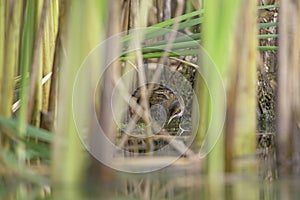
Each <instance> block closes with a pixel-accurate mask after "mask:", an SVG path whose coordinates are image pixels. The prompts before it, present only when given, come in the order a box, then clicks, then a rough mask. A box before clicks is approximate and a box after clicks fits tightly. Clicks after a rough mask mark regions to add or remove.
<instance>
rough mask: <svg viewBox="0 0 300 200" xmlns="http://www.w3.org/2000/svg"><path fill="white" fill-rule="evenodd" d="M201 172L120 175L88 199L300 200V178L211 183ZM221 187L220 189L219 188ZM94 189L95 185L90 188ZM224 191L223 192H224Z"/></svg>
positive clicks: (250, 177)
mask: <svg viewBox="0 0 300 200" xmlns="http://www.w3.org/2000/svg"><path fill="white" fill-rule="evenodd" d="M199 174H200V173H199V171H198V172H196V171H187V170H179V169H172V168H165V169H163V170H160V171H157V172H152V173H147V174H135V175H134V174H127V173H117V175H116V182H115V183H114V184H113V185H104V186H100V187H99V186H96V185H94V186H93V187H89V192H88V193H86V192H85V194H86V198H87V199H91V200H92V199H99V197H100V198H101V197H103V198H104V196H105V199H114V200H115V199H143V200H147V199H149V200H150V199H155V200H156V199H172V200H173V199H174V200H176V199H178V200H181V199H184V200H188V199H215V198H216V197H217V199H226V200H227V199H228V200H232V199H233V200H234V199H237V200H239V199H243V200H244V199H245V200H247V199H249V200H250V199H251V200H252V199H262V200H273V199H297V198H296V197H299V195H300V191H299V190H298V189H297V188H298V186H299V184H300V179H299V178H298V179H297V177H292V178H289V179H282V180H280V181H279V180H273V181H269V180H262V179H260V178H259V177H258V176H257V175H255V174H249V173H247V174H243V173H239V174H237V173H236V174H231V175H226V176H225V177H224V181H220V180H221V179H216V180H215V181H212V182H211V183H209V182H208V179H207V177H205V176H204V175H199ZM215 184H217V185H218V186H220V187H215V186H216V185H215ZM90 186H91V185H90ZM220 188H221V189H220Z"/></svg>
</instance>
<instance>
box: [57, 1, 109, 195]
mask: <svg viewBox="0 0 300 200" xmlns="http://www.w3.org/2000/svg"><path fill="white" fill-rule="evenodd" d="M71 4H72V5H71ZM98 6H99V5H98V4H97V2H96V1H94V0H92V1H60V22H59V30H60V31H63V29H64V26H63V24H64V20H66V22H67V24H66V25H67V26H66V32H64V31H63V32H59V33H60V34H61V35H60V38H59V39H58V40H57V41H56V42H61V41H62V42H63V43H62V46H60V47H61V48H64V49H63V50H65V51H60V52H62V53H63V52H65V54H64V53H63V54H62V55H61V57H63V60H62V62H61V64H60V65H59V66H61V68H60V71H59V77H60V79H59V86H60V87H59V90H58V92H59V93H58V108H57V127H56V131H55V133H54V141H53V148H52V159H53V160H52V162H53V163H54V164H53V165H52V177H51V178H52V181H53V183H54V184H55V186H54V190H53V192H54V193H53V194H54V198H55V199H83V198H82V196H81V191H80V190H78V188H80V186H81V183H82V181H83V178H84V174H85V168H86V163H87V160H86V155H85V151H84V149H83V146H82V144H81V142H80V141H79V137H78V135H77V131H76V127H75V124H74V119H73V113H72V92H73V86H74V81H75V78H76V73H77V71H78V70H79V67H80V65H81V64H82V62H83V61H84V59H85V57H86V56H87V55H88V53H89V52H90V51H91V50H92V49H93V48H94V47H95V46H96V45H97V44H98V43H99V39H100V38H99V35H100V37H101V36H102V35H101V33H103V32H104V31H105V29H102V30H101V29H100V28H101V22H100V20H101V18H100V17H99V15H98V13H100V11H99V10H97V8H99V7H98ZM65 8H67V9H68V10H64V9H65ZM105 9H106V8H105V7H103V9H102V10H101V14H102V12H104V11H105ZM64 15H66V17H67V18H65V16H64ZM101 31H103V32H101ZM65 55H66V56H65ZM100 66H101V65H99V67H100ZM92 75H93V74H87V77H86V78H87V79H86V84H85V85H83V86H80V87H88V83H89V78H94V77H93V76H92ZM90 76H92V77H90ZM87 90H88V89H87ZM84 95H85V94H83V96H82V98H84ZM90 103H91V102H90V101H87V102H86V104H84V105H76V106H80V108H82V115H84V117H86V118H87V119H88V118H89V117H90V116H89V114H90V113H89V110H90V107H91V105H89V104H90Z"/></svg>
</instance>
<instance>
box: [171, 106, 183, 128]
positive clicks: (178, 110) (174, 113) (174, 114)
mask: <svg viewBox="0 0 300 200" xmlns="http://www.w3.org/2000/svg"><path fill="white" fill-rule="evenodd" d="M183 112H184V105H183V103H182V102H180V101H177V100H176V101H174V102H172V103H171V105H170V107H169V113H170V117H169V121H168V124H169V123H170V122H171V121H172V120H173V119H175V118H180V117H181V116H182V114H183Z"/></svg>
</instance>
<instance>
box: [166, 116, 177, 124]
mask: <svg viewBox="0 0 300 200" xmlns="http://www.w3.org/2000/svg"><path fill="white" fill-rule="evenodd" d="M175 117H178V115H173V116H172V117H170V119H169V121H168V125H169V124H170V122H171V121H172V120H173V119H174V118H175Z"/></svg>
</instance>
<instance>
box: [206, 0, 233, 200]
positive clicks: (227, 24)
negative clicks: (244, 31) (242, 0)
mask: <svg viewBox="0 0 300 200" xmlns="http://www.w3.org/2000/svg"><path fill="white" fill-rule="evenodd" d="M204 9H205V20H204V23H203V46H204V48H205V49H206V51H207V52H208V54H209V55H210V56H211V59H212V60H213V61H214V62H215V64H216V66H217V70H218V71H219V73H220V74H221V77H222V78H223V79H227V78H228V77H227V76H228V70H229V69H230V65H229V61H230V60H229V58H231V57H232V54H233V52H232V44H233V36H234V34H233V33H234V30H235V24H236V22H237V12H238V10H239V1H237V0H228V1H222V0H216V1H209V0H207V1H205V4H204ZM224 52H227V53H224ZM203 62H204V63H202V64H203V65H204V68H205V66H206V65H205V64H207V63H206V61H205V59H204V61H203ZM204 71H205V72H206V73H207V74H208V76H209V77H211V78H209V79H208V82H209V83H208V84H210V86H211V87H212V91H210V92H213V93H215V92H217V91H218V89H219V88H218V85H217V82H216V81H215V80H214V79H213V77H214V74H212V71H211V69H204ZM220 101H224V99H211V101H210V102H209V105H207V106H208V107H211V110H210V113H209V114H206V115H205V116H204V117H209V116H210V115H211V114H214V115H220V116H221V115H222V113H224V112H225V108H223V107H221V106H220V105H222V102H220ZM204 114H205V113H204ZM209 134H210V135H208V138H207V140H208V141H207V142H208V145H209V146H213V145H214V143H215V142H216V141H215V135H214V134H218V133H209ZM223 154H224V136H223V135H221V137H220V138H219V140H218V141H217V143H216V144H215V146H214V148H213V150H212V152H211V153H210V154H209V155H208V160H207V161H208V163H207V164H208V168H207V172H208V175H209V176H208V178H209V184H210V187H209V188H210V190H209V193H210V195H211V197H212V199H222V198H224V188H223V187H222V185H221V184H220V183H221V182H222V174H223V172H224V160H223V158H224V156H223ZM220 179H221V181H220ZM216 180H218V181H217V182H216Z"/></svg>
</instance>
